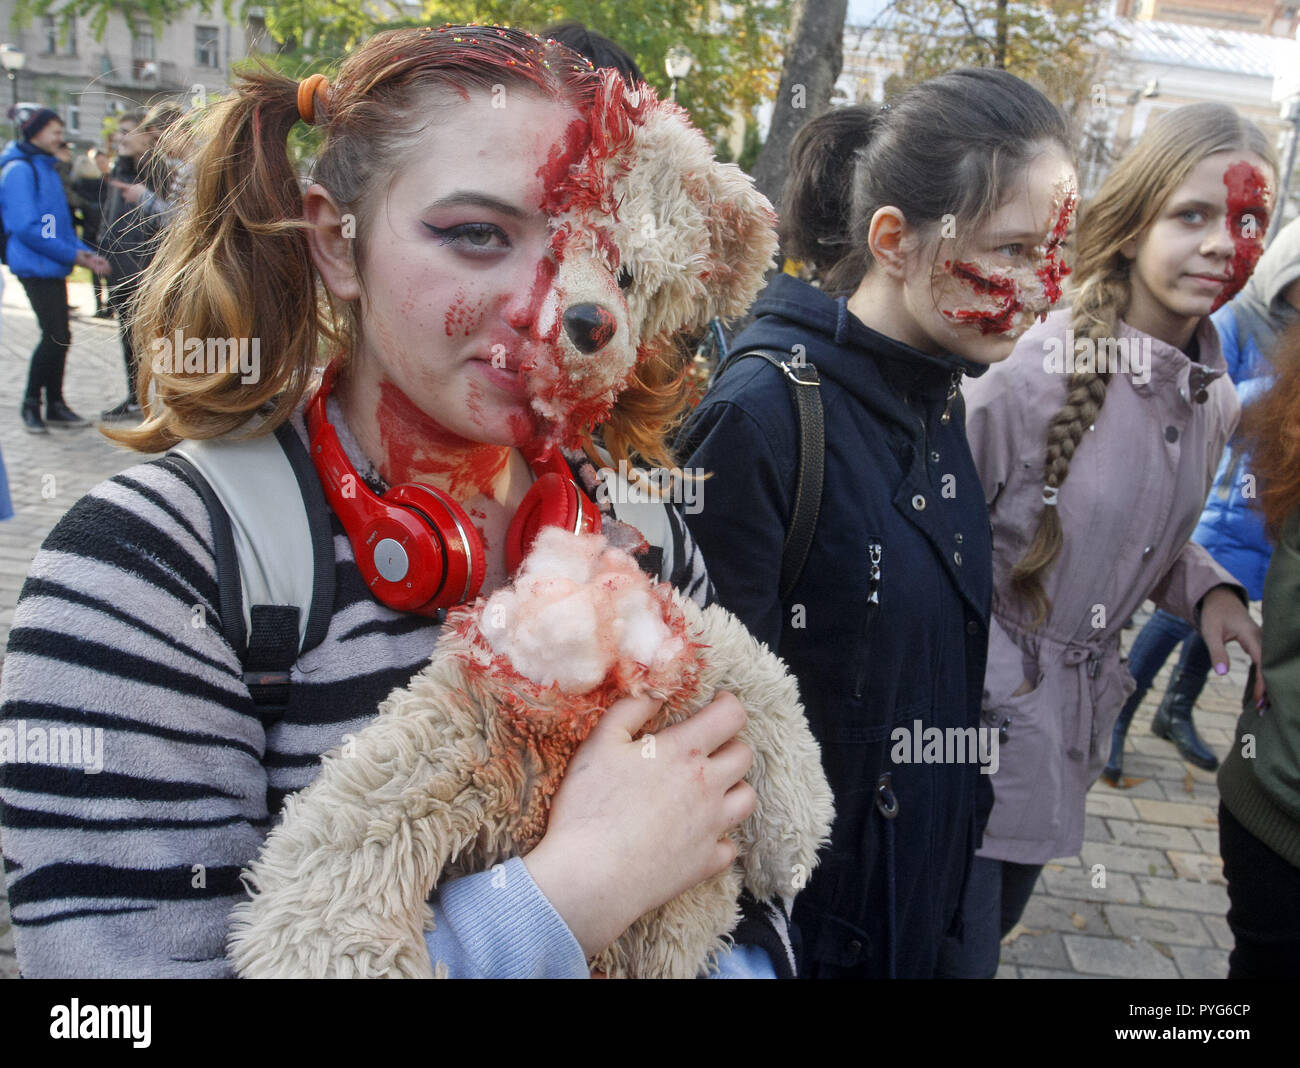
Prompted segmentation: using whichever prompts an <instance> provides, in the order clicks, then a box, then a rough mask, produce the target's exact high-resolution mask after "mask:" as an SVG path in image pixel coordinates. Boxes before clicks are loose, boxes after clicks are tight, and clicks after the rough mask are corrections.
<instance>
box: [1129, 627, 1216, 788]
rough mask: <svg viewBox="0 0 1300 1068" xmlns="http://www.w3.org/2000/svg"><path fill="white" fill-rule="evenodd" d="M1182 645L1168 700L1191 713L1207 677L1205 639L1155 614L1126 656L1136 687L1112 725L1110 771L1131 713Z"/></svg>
mask: <svg viewBox="0 0 1300 1068" xmlns="http://www.w3.org/2000/svg"><path fill="white" fill-rule="evenodd" d="M1179 642H1182V643H1183V651H1182V653H1181V654H1179V657H1178V665H1177V667H1175V668H1174V673H1173V675H1172V676H1170V679H1169V690H1168V691H1167V694H1168V695H1169V696H1177V697H1181V698H1182V699H1183V700H1182V702H1181V703H1182V704H1183V707H1185V708H1187V709H1189V710H1190V709H1191V708H1192V706H1193V705H1195V704H1196V699H1197V698H1198V697H1200V696H1201V690H1202V689H1203V688H1204V687H1205V679H1206V677H1207V676H1208V675H1209V673H1210V666H1211V665H1210V650H1209V649H1208V648H1207V647H1206V645H1205V641H1204V639H1203V638H1202V637H1201V636H1200V634H1199V633H1198V632H1197V630H1196V628H1195V627H1193V626H1192V625H1191V624H1190V623H1186V622H1184V621H1183V620H1181V619H1179V618H1178V617H1177V616H1171V615H1170V614H1169V613H1168V612H1165V611H1163V610H1157V611H1156V614H1155V615H1153V616H1152V617H1151V618H1150V619H1149V620H1148V621H1147V625H1146V626H1145V627H1143V628H1142V630H1141V631H1140V632H1139V634H1138V636H1137V638H1136V639H1135V640H1134V642H1133V648H1132V649H1130V650H1129V654H1128V670H1129V674H1131V675H1132V676H1133V681H1134V682H1136V683H1137V689H1136V690H1134V691H1133V693H1132V695H1131V696H1130V697H1129V699H1128V700H1127V701H1125V702H1124V707H1123V708H1121V709H1120V713H1119V719H1117V720H1116V721H1115V733H1114V735H1113V736H1112V738H1111V748H1110V760H1109V763H1110V764H1111V766H1113V767H1118V766H1119V764H1120V757H1121V755H1122V754H1123V752H1124V739H1125V738H1126V737H1127V736H1128V728H1129V724H1130V723H1132V722H1133V713H1134V712H1136V711H1137V707H1138V705H1140V704H1141V703H1142V698H1143V697H1145V696H1146V692H1147V690H1149V689H1150V688H1151V683H1153V682H1154V681H1155V678H1156V675H1157V674H1159V672H1160V669H1161V668H1162V667H1163V666H1164V663H1165V661H1166V660H1167V659H1169V654H1170V653H1171V652H1173V650H1174V646H1175V645H1177V644H1178V643H1179Z"/></svg>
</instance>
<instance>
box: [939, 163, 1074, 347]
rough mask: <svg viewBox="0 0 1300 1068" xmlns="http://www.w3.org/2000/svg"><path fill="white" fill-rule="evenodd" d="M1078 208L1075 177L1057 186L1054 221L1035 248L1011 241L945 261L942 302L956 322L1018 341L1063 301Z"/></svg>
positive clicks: (941, 270)
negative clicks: (1066, 251) (1068, 251)
mask: <svg viewBox="0 0 1300 1068" xmlns="http://www.w3.org/2000/svg"><path fill="white" fill-rule="evenodd" d="M1077 205H1078V194H1077V193H1076V192H1075V189H1074V183H1073V180H1072V178H1071V179H1062V180H1060V181H1058V182H1057V185H1056V188H1055V189H1054V191H1053V196H1052V205H1051V223H1050V225H1049V227H1048V229H1047V231H1046V233H1045V234H1044V235H1043V236H1042V238H1041V240H1040V241H1038V242H1037V243H1036V244H1034V245H1032V246H1028V247H1026V246H1025V243H1023V242H1009V243H1008V244H1007V245H1005V246H1001V247H1000V248H998V249H995V250H992V254H989V253H984V254H977V255H974V256H971V257H969V258H966V259H947V258H945V259H944V260H943V261H942V262H941V264H940V265H939V266H938V268H937V269H936V271H935V276H934V282H935V294H936V304H937V307H938V309H939V312H940V314H941V315H943V317H944V318H945V319H947V320H949V321H950V322H952V323H955V324H958V325H961V326H963V327H969V328H974V329H977V330H978V331H979V332H980V334H982V335H986V336H987V335H1000V336H1002V337H1005V338H1007V339H1009V340H1014V339H1016V338H1018V337H1019V336H1020V335H1021V334H1023V333H1024V332H1025V331H1026V330H1028V329H1029V327H1030V326H1032V325H1033V322H1034V320H1035V319H1038V318H1041V317H1042V316H1044V315H1046V313H1047V312H1048V310H1049V309H1050V308H1051V307H1052V305H1053V304H1055V303H1056V302H1057V301H1058V300H1060V299H1061V282H1062V280H1063V279H1064V278H1065V277H1066V275H1068V274H1069V273H1070V269H1069V268H1068V267H1067V266H1066V265H1065V259H1064V245H1065V238H1066V235H1067V234H1068V233H1069V230H1070V225H1071V223H1072V222H1073V220H1074V214H1075V210H1076V208H1077Z"/></svg>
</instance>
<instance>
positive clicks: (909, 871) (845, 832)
mask: <svg viewBox="0 0 1300 1068" xmlns="http://www.w3.org/2000/svg"><path fill="white" fill-rule="evenodd" d="M1067 144H1068V142H1067V136H1066V128H1065V123H1064V122H1063V120H1062V118H1061V116H1060V114H1059V113H1058V112H1057V110H1056V109H1055V108H1054V107H1053V106H1052V105H1051V103H1049V102H1048V100H1047V99H1046V98H1045V97H1043V96H1042V95H1041V94H1040V93H1039V92H1037V91H1036V90H1034V89H1032V88H1031V87H1030V86H1028V85H1027V84H1025V83H1024V82H1022V81H1020V80H1019V79H1017V78H1014V77H1012V76H1011V75H1008V74H1005V73H1003V72H999V71H990V70H965V71H956V72H953V73H950V74H946V75H943V76H942V77H939V78H936V79H933V80H932V81H929V82H925V83H923V84H921V85H919V86H917V87H914V88H913V89H911V90H909V91H908V92H906V93H905V94H903V95H902V96H901V97H900V98H899V100H898V101H897V102H896V103H895V104H894V105H893V106H892V107H891V108H889V109H888V110H880V111H876V110H874V109H868V108H846V109H843V110H840V111H832V112H830V113H828V114H826V115H824V116H821V117H820V118H818V119H815V120H813V121H812V122H810V123H808V124H807V125H806V126H805V127H804V129H803V130H802V131H801V132H800V135H799V137H798V138H797V139H796V143H795V147H794V150H793V158H792V167H791V174H790V178H789V180H788V185H787V189H786V194H785V204H784V207H783V211H782V219H781V227H782V235H783V243H784V248H785V251H786V253H787V255H790V256H793V257H795V258H798V259H801V260H803V261H805V262H806V263H809V264H811V265H813V266H814V267H815V268H816V270H817V273H818V275H819V276H820V279H821V282H822V288H821V289H817V288H814V287H813V286H811V285H808V284H805V283H803V282H801V281H798V280H797V279H795V278H793V277H789V276H781V277H778V278H777V279H776V281H775V282H774V283H773V284H772V285H771V286H770V287H769V289H768V290H767V291H766V293H765V294H764V296H763V297H762V298H760V300H759V301H758V303H757V304H756V306H755V308H754V313H755V315H756V320H755V322H754V323H753V325H752V326H750V327H749V328H748V329H746V330H745V331H744V332H743V333H742V334H741V335H740V337H738V338H737V339H736V342H735V346H734V348H735V350H736V351H737V352H740V351H742V350H745V349H752V348H759V347H761V348H765V349H769V350H773V351H774V352H776V353H778V354H781V355H783V356H784V358H785V361H786V362H787V363H788V364H789V365H790V367H791V370H792V371H797V369H798V368H799V367H801V366H802V365H805V364H812V365H813V366H815V367H816V369H817V372H818V374H819V376H820V385H819V386H808V385H804V386H800V387H799V388H800V389H817V390H818V391H819V393H820V397H821V402H822V409H823V411H824V418H825V480H824V489H823V491H822V494H821V498H820V510H819V513H818V515H817V520H816V526H815V531H814V534H813V539H812V544H811V549H810V551H809V553H808V556H807V561H806V563H805V565H804V567H803V570H802V573H801V575H800V577H799V579H798V582H797V584H796V585H795V586H794V587H793V590H792V591H791V592H790V594H789V595H788V596H785V597H782V596H781V595H780V592H779V586H780V582H779V578H780V575H781V569H782V561H783V545H784V542H785V539H786V536H787V531H788V530H789V527H790V524H791V518H792V513H793V502H794V499H795V485H796V478H797V475H798V472H799V470H800V467H801V459H806V457H805V456H804V455H802V450H801V445H800V432H799V423H798V421H797V419H796V415H795V408H794V405H793V404H792V402H791V397H790V394H789V392H788V390H787V385H786V379H785V376H784V374H783V372H782V371H781V370H780V369H778V368H776V367H774V366H772V365H771V364H769V363H767V362H766V361H764V360H762V359H756V358H751V359H743V360H740V361H738V362H737V363H735V364H733V365H731V366H729V367H728V368H727V369H726V370H725V372H724V373H723V374H722V376H721V377H720V378H719V380H718V382H717V384H716V386H715V387H714V388H713V389H712V390H711V392H710V393H709V394H708V396H706V398H705V399H704V401H703V403H702V404H701V405H700V408H699V409H698V414H697V416H696V417H695V418H694V420H693V421H692V423H691V424H690V425H689V427H688V428H687V433H686V438H687V441H688V443H689V444H690V445H691V446H692V447H693V449H694V453H693V455H692V456H691V457H690V460H689V461H688V462H689V464H690V465H691V467H692V468H693V469H696V470H701V471H708V472H711V473H712V477H711V478H710V479H708V480H707V481H706V482H704V483H703V486H704V487H705V491H704V499H703V507H702V509H701V510H700V511H699V513H698V514H697V515H694V516H690V517H688V522H690V524H691V529H692V533H694V535H695V537H696V539H697V540H698V542H699V543H700V545H701V547H702V548H703V549H704V552H705V554H706V558H707V559H708V560H709V564H710V574H711V575H712V576H713V579H714V582H715V584H716V586H717V589H718V594H719V597H720V599H721V601H722V603H723V604H724V605H725V606H726V607H728V608H730V609H731V610H732V611H733V612H735V613H736V614H737V615H739V616H740V618H741V619H743V620H744V621H745V622H746V623H747V625H748V626H749V627H750V628H751V630H752V631H753V632H754V633H755V634H756V635H757V636H758V637H759V638H761V639H762V640H763V641H765V642H767V644H768V645H769V646H771V647H772V648H773V649H776V650H777V651H778V652H779V653H780V655H781V656H782V657H783V658H784V659H785V660H786V662H787V663H788V664H789V665H790V667H791V669H792V670H793V671H794V673H795V674H796V675H797V676H798V678H799V684H800V691H801V694H802V696H803V699H804V702H805V705H806V708H807V713H808V717H809V720H810V723H811V725H812V729H813V733H814V734H815V735H816V736H817V738H818V740H819V742H820V743H821V747H822V757H823V762H824V765H825V768H826V771H827V774H828V777H829V779H830V782H831V787H832V789H833V790H834V793H835V806H836V820H835V825H834V828H833V831H832V841H831V845H830V849H829V851H828V853H827V854H825V859H824V860H823V862H822V866H821V867H820V868H818V869H817V871H816V872H815V873H814V875H813V877H812V880H811V882H810V884H809V886H808V887H807V889H806V890H805V891H804V893H802V894H801V895H800V896H799V898H798V899H797V900H796V903H795V907H794V918H795V921H796V924H797V927H798V930H799V934H800V937H801V939H802V954H803V956H802V961H801V965H802V968H803V970H804V973H805V974H807V975H810V976H813V977H823V978H830V977H887V976H888V977H893V976H898V977H907V976H913V977H924V976H933V975H935V974H936V961H937V958H938V954H939V948H940V944H941V941H942V939H943V938H944V936H945V934H946V933H948V932H950V931H956V930H959V928H960V903H961V892H962V886H963V883H964V881H965V879H966V875H967V871H968V870H969V868H970V862H971V857H972V854H973V852H974V850H975V847H976V845H977V843H978V840H979V834H980V829H981V827H982V824H983V818H984V815H985V814H986V813H987V811H988V799H989V791H988V777H987V775H984V774H981V771H982V770H991V769H989V767H988V760H986V759H984V756H982V754H984V755H985V756H987V757H988V758H989V759H991V758H993V756H994V755H995V754H994V751H993V750H992V748H991V747H990V746H987V745H986V746H985V747H983V749H981V747H980V746H979V744H978V739H977V735H976V730H975V728H976V727H977V726H978V725H979V722H980V719H979V714H980V698H981V692H982V682H983V675H984V659H985V647H986V643H987V638H988V630H987V626H988V613H989V598H990V590H991V581H992V571H991V566H990V544H989V528H988V514H987V512H986V509H985V503H984V497H983V494H982V492H981V491H980V488H979V480H978V475H977V474H976V470H975V465H974V463H973V461H972V459H971V455H970V450H969V447H968V446H967V443H966V437H965V433H964V429H963V424H964V412H963V407H962V400H961V395H960V393H959V391H958V384H959V383H960V382H961V379H962V376H963V375H966V374H973V375H978V374H980V373H981V372H982V371H983V370H984V365H986V364H989V363H993V362H995V361H997V360H1001V359H1004V358H1005V357H1006V356H1007V355H1008V354H1009V353H1010V351H1011V349H1012V346H1013V345H1014V343H1015V340H1016V338H1018V337H1019V336H1020V334H1021V333H1023V332H1024V330H1025V329H1026V328H1027V327H1028V326H1029V324H1030V323H1032V322H1033V321H1034V319H1035V318H1037V317H1038V316H1039V315H1041V314H1042V313H1044V312H1046V311H1047V310H1048V308H1049V307H1050V306H1051V304H1052V303H1053V302H1054V301H1055V300H1056V299H1057V297H1058V296H1059V279H1060V276H1061V274H1062V272H1063V268H1062V266H1061V243H1062V239H1063V237H1064V234H1065V231H1066V230H1067V228H1068V226H1069V223H1070V219H1071V213H1072V210H1073V204H1074V192H1073V190H1074V183H1075V175H1074V169H1073V167H1072V165H1071V163H1070V156H1069V149H1068V147H1067ZM997 279H1005V282H999V281H997ZM804 377H807V375H806V374H805V375H804ZM683 451H684V452H685V451H688V450H683ZM936 739H938V744H937V746H936V744H935V743H936ZM958 741H960V742H961V746H960V749H961V752H960V753H959V752H957V749H958V746H957V744H956V743H957V742H958ZM968 743H969V744H968ZM982 799H983V801H982Z"/></svg>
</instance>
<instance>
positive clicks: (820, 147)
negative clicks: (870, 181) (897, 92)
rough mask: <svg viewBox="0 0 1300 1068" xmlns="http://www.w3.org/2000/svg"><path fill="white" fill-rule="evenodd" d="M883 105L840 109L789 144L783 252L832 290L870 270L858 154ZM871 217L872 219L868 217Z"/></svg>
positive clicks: (877, 123)
mask: <svg viewBox="0 0 1300 1068" xmlns="http://www.w3.org/2000/svg"><path fill="white" fill-rule="evenodd" d="M882 116H883V109H880V108H875V107H865V106H862V105H856V106H853V107H845V108H836V109H834V110H833V111H828V112H826V113H825V114H824V115H819V116H818V117H817V118H815V119H812V120H810V121H809V122H807V123H805V124H804V125H803V127H802V128H801V129H800V130H799V133H798V134H797V135H796V137H795V139H794V144H793V145H791V147H790V170H789V174H788V176H787V178H786V182H785V187H784V189H783V191H782V198H781V209H780V212H779V213H778V214H779V217H780V224H779V227H778V236H779V237H780V240H781V251H782V253H783V254H784V255H785V256H787V257H789V258H791V259H794V260H798V261H800V262H803V263H805V264H808V265H809V266H811V267H813V268H815V269H816V271H817V274H818V277H819V278H820V280H821V282H822V285H823V286H824V287H825V288H826V289H827V291H828V292H837V291H839V290H852V289H853V288H854V287H856V286H857V284H858V283H859V282H860V281H862V276H863V275H864V274H866V271H867V266H868V257H869V255H870V253H868V252H867V251H866V235H865V233H863V234H860V233H858V230H857V228H855V226H854V217H853V216H854V213H853V203H854V190H855V189H856V187H857V185H858V183H857V181H856V176H857V167H858V155H859V152H860V151H861V150H862V149H863V148H865V147H866V146H867V145H868V144H869V143H870V141H871V138H872V137H873V136H874V134H875V132H876V130H877V129H878V128H879V126H880V123H881V121H882ZM867 221H870V220H867Z"/></svg>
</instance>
